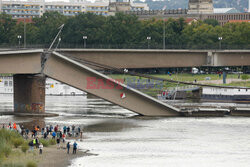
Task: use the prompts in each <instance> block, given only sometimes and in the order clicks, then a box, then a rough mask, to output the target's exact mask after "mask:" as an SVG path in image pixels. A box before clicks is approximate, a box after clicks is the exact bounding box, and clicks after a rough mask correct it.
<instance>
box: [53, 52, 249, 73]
mask: <svg viewBox="0 0 250 167" xmlns="http://www.w3.org/2000/svg"><path fill="white" fill-rule="evenodd" d="M58 52H60V53H62V54H63V55H65V56H68V57H72V56H73V57H76V58H78V59H81V60H87V61H92V62H95V63H101V64H104V65H107V66H111V67H115V68H168V67H200V66H214V67H217V66H249V65H250V50H150V49H144V50H140V49H60V50H58Z"/></svg>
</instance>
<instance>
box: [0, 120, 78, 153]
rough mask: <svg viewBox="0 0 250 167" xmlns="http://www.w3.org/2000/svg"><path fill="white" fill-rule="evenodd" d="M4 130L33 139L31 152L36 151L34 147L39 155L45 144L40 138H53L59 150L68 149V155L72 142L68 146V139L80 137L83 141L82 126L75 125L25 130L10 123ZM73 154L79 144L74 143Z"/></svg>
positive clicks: (30, 144) (36, 127)
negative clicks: (13, 131)
mask: <svg viewBox="0 0 250 167" xmlns="http://www.w3.org/2000/svg"><path fill="white" fill-rule="evenodd" d="M2 128H6V129H9V130H15V131H17V132H18V133H19V134H20V135H21V136H23V137H24V138H25V139H26V140H29V139H31V141H30V142H29V146H30V150H32V151H33V150H34V147H35V148H37V149H39V153H40V154H42V153H43V144H42V143H41V142H39V138H43V139H49V138H52V139H54V140H56V144H57V148H58V149H60V148H66V149H67V153H68V154H69V152H70V142H69V141H68V142H67V144H65V141H66V137H67V138H68V139H75V138H78V137H80V138H81V139H82V129H81V128H80V126H78V127H75V125H72V126H62V127H60V126H59V125H56V126H54V127H53V126H52V125H49V126H45V127H40V126H33V128H32V129H31V130H30V129H28V128H24V126H23V125H21V126H20V125H18V124H16V123H13V124H12V123H11V122H10V123H9V124H8V125H5V124H3V125H2ZM61 143H63V144H64V145H65V147H62V145H61ZM72 147H73V151H72V153H73V154H76V150H77V143H76V141H74V143H73V145H72Z"/></svg>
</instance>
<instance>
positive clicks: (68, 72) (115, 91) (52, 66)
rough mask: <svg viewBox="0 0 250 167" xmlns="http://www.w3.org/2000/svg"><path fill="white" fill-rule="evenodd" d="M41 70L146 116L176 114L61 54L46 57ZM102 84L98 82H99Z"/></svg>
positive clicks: (173, 108)
mask: <svg viewBox="0 0 250 167" xmlns="http://www.w3.org/2000/svg"><path fill="white" fill-rule="evenodd" d="M43 73H44V74H45V75H46V76H48V77H51V78H53V79H55V80H58V81H60V82H63V83H65V84H68V85H70V86H73V87H75V88H77V89H80V90H82V91H85V92H87V93H91V94H93V95H95V96H98V97H100V98H103V99H105V100H107V101H110V102H112V103H114V104H117V105H119V106H121V107H123V108H126V109H128V110H130V111H133V112H136V113H138V114H141V115H145V116H179V109H177V108H175V107H172V106H170V105H168V104H165V103H163V102H161V101H158V100H156V99H154V98H152V97H150V96H148V95H146V94H143V93H141V92H139V91H137V90H135V89H133V88H128V87H127V86H126V85H124V84H122V83H120V82H117V81H114V80H112V79H111V78H109V77H108V76H106V75H103V74H101V73H99V72H97V71H96V70H93V69H91V68H89V67H87V66H85V65H83V64H80V63H78V62H76V61H74V60H72V59H70V58H68V57H66V56H63V55H62V54H60V53H57V52H53V53H52V54H51V55H50V56H49V58H48V59H47V61H46V63H45V66H44V71H43ZM100 83H101V84H100Z"/></svg>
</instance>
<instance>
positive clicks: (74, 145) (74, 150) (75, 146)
mask: <svg viewBox="0 0 250 167" xmlns="http://www.w3.org/2000/svg"><path fill="white" fill-rule="evenodd" d="M76 149H77V143H76V141H75V142H74V144H73V154H76Z"/></svg>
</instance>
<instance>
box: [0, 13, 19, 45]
mask: <svg viewBox="0 0 250 167" xmlns="http://www.w3.org/2000/svg"><path fill="white" fill-rule="evenodd" d="M15 26H16V21H15V20H13V19H12V18H11V16H10V15H7V14H5V13H3V14H0V44H8V43H9V42H10V40H9V36H10V33H11V30H12V29H13V28H14V27H15Z"/></svg>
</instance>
